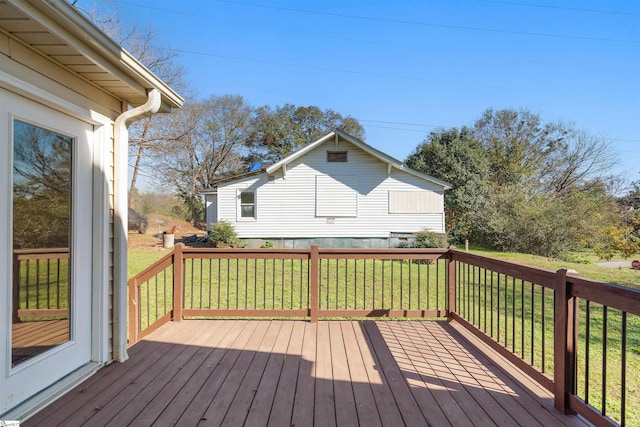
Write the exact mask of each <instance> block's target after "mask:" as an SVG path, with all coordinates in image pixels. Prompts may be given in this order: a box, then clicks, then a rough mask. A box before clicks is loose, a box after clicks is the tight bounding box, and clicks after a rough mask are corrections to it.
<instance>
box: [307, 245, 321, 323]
mask: <svg viewBox="0 0 640 427" xmlns="http://www.w3.org/2000/svg"><path fill="white" fill-rule="evenodd" d="M319 257H320V249H319V248H318V245H317V244H316V243H314V244H312V245H311V251H310V258H311V259H310V270H311V275H310V280H309V287H310V291H311V295H310V301H309V311H310V317H311V319H310V320H311V323H317V322H318V310H319V308H320V307H319V300H320V299H319V292H320V285H319V283H320V260H319Z"/></svg>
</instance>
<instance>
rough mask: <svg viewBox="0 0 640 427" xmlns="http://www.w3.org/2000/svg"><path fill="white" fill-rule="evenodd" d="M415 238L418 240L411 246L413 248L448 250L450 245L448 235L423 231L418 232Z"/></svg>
mask: <svg viewBox="0 0 640 427" xmlns="http://www.w3.org/2000/svg"><path fill="white" fill-rule="evenodd" d="M415 236H416V238H415V240H414V241H413V243H412V244H411V247H412V248H446V247H447V245H448V242H447V235H446V234H440V233H434V232H433V231H428V230H422V231H418V232H417V233H416V234H415Z"/></svg>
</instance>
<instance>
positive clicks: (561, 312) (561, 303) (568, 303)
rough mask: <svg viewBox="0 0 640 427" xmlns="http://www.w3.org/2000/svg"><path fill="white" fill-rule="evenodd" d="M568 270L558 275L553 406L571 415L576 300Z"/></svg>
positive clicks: (556, 281)
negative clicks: (568, 277)
mask: <svg viewBox="0 0 640 427" xmlns="http://www.w3.org/2000/svg"><path fill="white" fill-rule="evenodd" d="M567 273H568V271H567V270H566V269H561V270H558V271H557V272H556V279H555V284H554V285H555V307H554V344H553V347H554V370H553V377H554V382H555V390H554V403H555V407H556V409H557V410H559V411H561V412H563V413H571V412H572V411H571V410H570V408H569V395H570V394H571V393H572V392H573V387H574V384H575V351H576V349H575V345H576V343H575V328H576V318H575V316H576V314H577V313H576V306H575V298H574V297H572V296H571V292H570V288H569V283H568V282H567Z"/></svg>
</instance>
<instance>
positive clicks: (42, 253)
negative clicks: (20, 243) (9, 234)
mask: <svg viewBox="0 0 640 427" xmlns="http://www.w3.org/2000/svg"><path fill="white" fill-rule="evenodd" d="M13 253H14V255H15V256H16V258H17V259H18V260H19V261H22V260H28V259H67V258H69V248H30V249H14V250H13Z"/></svg>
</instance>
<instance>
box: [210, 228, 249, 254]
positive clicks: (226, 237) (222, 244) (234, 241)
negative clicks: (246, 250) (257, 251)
mask: <svg viewBox="0 0 640 427" xmlns="http://www.w3.org/2000/svg"><path fill="white" fill-rule="evenodd" d="M209 246H213V247H214V248H241V247H243V244H242V242H240V239H238V234H237V233H236V230H235V229H234V228H233V225H231V224H229V223H228V222H226V221H219V222H216V223H215V224H212V225H211V229H210V230H209Z"/></svg>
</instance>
